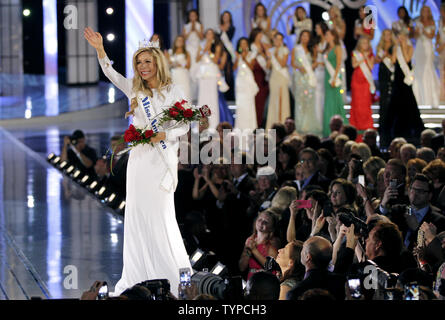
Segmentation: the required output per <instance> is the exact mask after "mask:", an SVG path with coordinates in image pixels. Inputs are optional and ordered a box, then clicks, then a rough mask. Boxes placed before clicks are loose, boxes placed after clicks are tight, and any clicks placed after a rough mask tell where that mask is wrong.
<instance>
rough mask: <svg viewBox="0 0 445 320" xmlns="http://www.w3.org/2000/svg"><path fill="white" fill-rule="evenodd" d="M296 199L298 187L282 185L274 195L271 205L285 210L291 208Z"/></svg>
mask: <svg viewBox="0 0 445 320" xmlns="http://www.w3.org/2000/svg"><path fill="white" fill-rule="evenodd" d="M295 199H297V189H295V188H294V187H282V188H281V189H280V190H278V192H277V194H276V195H275V196H274V197H273V199H272V204H271V207H272V208H278V209H279V210H280V211H281V212H283V211H284V210H286V208H289V206H290V204H291V202H292V201H293V200H295ZM281 212H280V213H281Z"/></svg>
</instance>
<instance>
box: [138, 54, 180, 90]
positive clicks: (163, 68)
mask: <svg viewBox="0 0 445 320" xmlns="http://www.w3.org/2000/svg"><path fill="white" fill-rule="evenodd" d="M143 52H147V53H148V54H150V55H151V56H152V58H153V60H154V63H155V65H156V69H157V70H156V78H157V79H158V87H157V88H154V89H158V90H160V89H163V88H165V87H166V86H168V85H170V84H171V83H172V79H171V76H170V71H169V70H168V64H167V59H166V58H165V56H164V55H163V54H162V51H161V50H160V49H158V48H141V49H139V50H137V51H136V52H135V53H134V55H133V70H134V78H133V90H134V91H135V92H138V91H141V92H143V93H144V94H146V95H148V96H149V97H153V91H152V89H151V88H150V87H149V86H148V84H147V81H146V80H144V79H142V77H141V76H140V74H139V72H138V71H137V57H138V56H139V55H140V54H141V53H143ZM159 93H160V92H159ZM160 94H161V93H160ZM161 96H162V94H161Z"/></svg>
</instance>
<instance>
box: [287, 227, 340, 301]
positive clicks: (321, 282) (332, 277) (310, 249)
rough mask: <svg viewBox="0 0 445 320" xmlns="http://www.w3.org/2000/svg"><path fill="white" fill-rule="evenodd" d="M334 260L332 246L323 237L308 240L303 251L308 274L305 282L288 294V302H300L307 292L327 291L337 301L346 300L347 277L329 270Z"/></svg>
mask: <svg viewBox="0 0 445 320" xmlns="http://www.w3.org/2000/svg"><path fill="white" fill-rule="evenodd" d="M331 259H332V245H331V243H330V242H329V241H328V240H326V239H325V238H323V237H319V236H315V237H311V238H309V239H308V240H306V241H305V242H304V244H303V249H302V251H301V263H302V264H303V265H304V267H305V270H306V273H305V275H304V279H303V281H301V282H300V283H299V284H298V285H297V286H296V287H295V288H293V289H292V290H290V291H289V292H288V294H287V300H298V298H299V297H300V296H301V295H302V294H304V293H305V292H306V291H307V290H310V289H314V288H321V289H326V290H327V291H329V293H331V294H332V295H333V296H334V297H335V298H336V299H337V300H344V299H345V281H346V279H345V277H344V276H343V275H338V274H335V273H332V272H329V271H328V270H327V268H328V265H329V262H330V261H331Z"/></svg>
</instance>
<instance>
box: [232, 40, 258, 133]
mask: <svg viewBox="0 0 445 320" xmlns="http://www.w3.org/2000/svg"><path fill="white" fill-rule="evenodd" d="M254 62H255V58H254V55H253V53H252V52H251V51H250V50H249V40H248V39H247V38H244V37H243V38H240V39H239V40H238V44H237V49H236V61H235V65H234V69H235V70H236V69H237V70H238V72H237V74H236V79H235V102H236V118H235V129H250V130H254V129H256V128H257V127H258V123H257V116H256V110H255V96H256V94H257V93H258V90H259V89H258V85H257V84H256V82H255V78H254V77H253V72H252V69H253V64H254Z"/></svg>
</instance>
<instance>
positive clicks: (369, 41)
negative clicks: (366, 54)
mask: <svg viewBox="0 0 445 320" xmlns="http://www.w3.org/2000/svg"><path fill="white" fill-rule="evenodd" d="M363 41H368V44H369V47H370V48H371V50H372V47H371V40H369V38H368V37H365V36H361V37H360V38H359V39H358V41H357V44H356V45H355V50H357V51H359V52H360V46H361V43H362V42H363Z"/></svg>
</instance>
